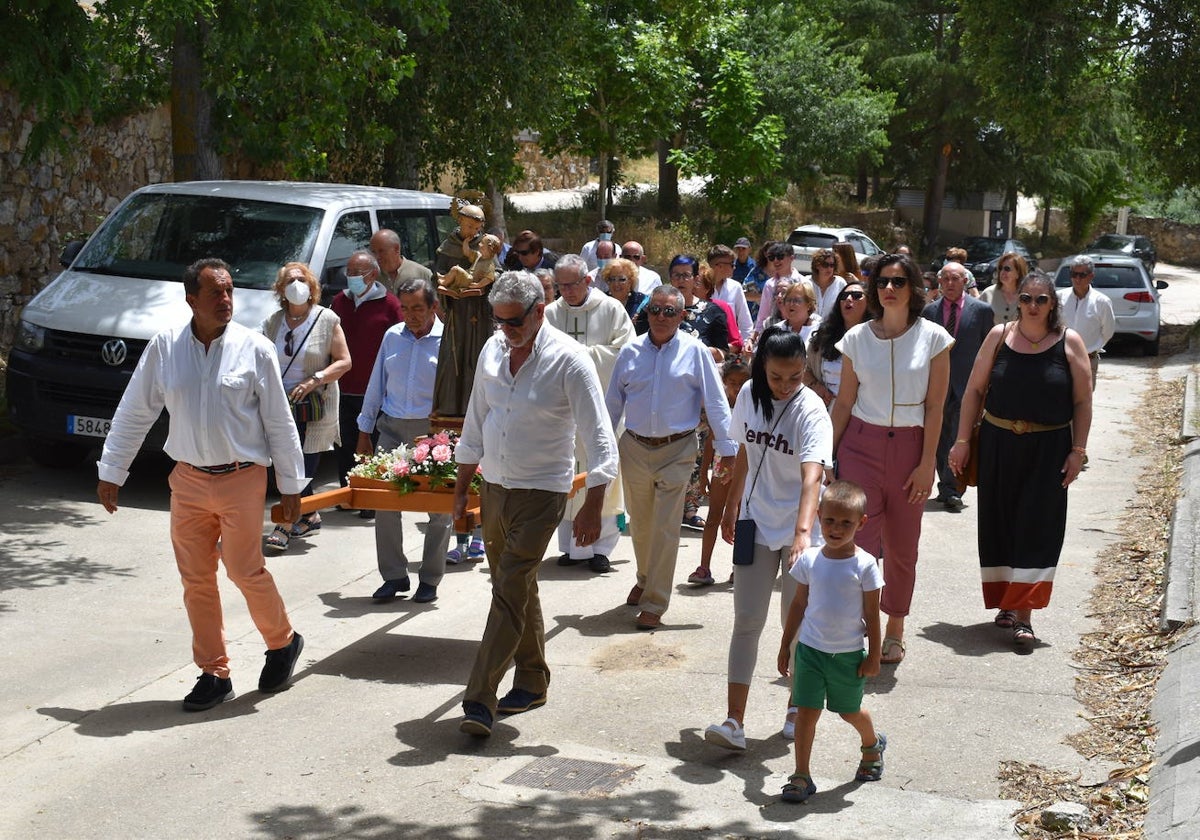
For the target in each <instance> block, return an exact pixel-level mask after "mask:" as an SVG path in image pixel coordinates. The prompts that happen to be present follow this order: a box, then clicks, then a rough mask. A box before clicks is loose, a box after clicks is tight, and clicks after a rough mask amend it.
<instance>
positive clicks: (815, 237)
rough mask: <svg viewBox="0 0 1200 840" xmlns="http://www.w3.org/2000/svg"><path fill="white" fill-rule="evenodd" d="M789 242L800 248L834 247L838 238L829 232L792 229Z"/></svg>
mask: <svg viewBox="0 0 1200 840" xmlns="http://www.w3.org/2000/svg"><path fill="white" fill-rule="evenodd" d="M787 241H788V244H789V245H792V246H795V247H800V248H832V247H833V246H834V245H836V244H837V241H838V238H837V237H836V236H831V235H830V234H828V233H809V232H807V231H796V230H794V231H792V232H791V233H790V234H788V238H787Z"/></svg>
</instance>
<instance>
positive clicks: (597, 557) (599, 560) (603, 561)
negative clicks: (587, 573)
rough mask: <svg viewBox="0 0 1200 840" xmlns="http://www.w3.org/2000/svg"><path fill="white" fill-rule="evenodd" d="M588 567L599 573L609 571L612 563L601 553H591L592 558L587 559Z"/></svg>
mask: <svg viewBox="0 0 1200 840" xmlns="http://www.w3.org/2000/svg"><path fill="white" fill-rule="evenodd" d="M588 568H589V569H591V570H592V571H593V572H595V573H596V574H598V575H599V574H603V573H604V572H611V571H612V564H611V563H609V562H608V558H607V557H606V556H604V555H603V554H593V555H592V558H591V559H590V560H588Z"/></svg>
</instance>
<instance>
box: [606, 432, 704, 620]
mask: <svg viewBox="0 0 1200 840" xmlns="http://www.w3.org/2000/svg"><path fill="white" fill-rule="evenodd" d="M617 448H618V450H619V452H620V453H621V480H622V482H623V483H624V486H625V506H626V510H628V511H630V513H631V514H632V516H631V517H630V520H629V532H630V536H632V537H633V555H634V557H635V558H636V559H637V585H638V586H640V587H642V589H643V590H644V591H643V593H642V602H641V608H642V611H643V612H648V613H653V614H654V615H662V614H663V613H665V612H666V611H667V605H668V604H669V603H670V602H671V589H672V587H673V585H674V582H675V559H676V557H677V556H678V554H679V517H680V512H681V511H682V510H683V497H684V495H685V494H686V493H687V487H688V480H689V479H690V478H691V476H692V468H693V467H695V466H696V436H695V435H691V436H689V437H685V438H683V439H681V440H677V441H675V442H674V443H668V444H666V445H665V446H647V445H646V444H644V443H641V442H640V441H638V440H635V439H634V438H633V437H631V436H630V435H629V433H628V432H626V433H625V434H623V435H621V440H620V442H619V443H618V444H617Z"/></svg>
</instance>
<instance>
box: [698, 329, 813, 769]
mask: <svg viewBox="0 0 1200 840" xmlns="http://www.w3.org/2000/svg"><path fill="white" fill-rule="evenodd" d="M804 367H805V347H804V339H802V338H801V337H800V336H799V335H798V334H797V333H793V332H788V331H787V330H784V329H781V328H779V327H769V328H768V329H767V330H766V331H765V332H764V333H763V334H762V337H761V338H760V339H759V342H758V352H757V353H755V356H754V362H753V365H752V366H751V374H750V381H749V382H747V383H746V384H745V385H743V386H742V391H741V393H740V394H739V396H738V399H737V402H736V403H734V407H733V420H732V422H731V424H730V435H731V436H734V437H736V438H740V439H741V440H742V441H743V443H742V444H741V446H740V447H739V448H738V454H737V460H736V461H735V463H734V468H733V477H732V479H731V480H730V484H729V499H730V503H729V504H728V505H726V508H725V514H724V517H723V519H722V521H721V532H722V536H724V538H725V540H726V542H733V543H735V547H734V563H735V564H736V565H737V569H736V570H735V572H734V578H733V634H732V637H731V638H730V641H729V682H728V708H727V711H726V717H725V720H724V722H722V723H719V724H714V725H712V726H710V727H708V728H707V729H706V730H705V731H704V739H705V740H706V741H709V742H710V743H713V744H716V745H717V746H720V747H724V748H726V749H730V750H744V749H745V748H746V732H745V728H744V726H743V721H744V719H745V715H746V701H747V699H748V698H749V695H750V680H751V678H752V677H753V676H754V664H755V663H756V662H757V661H758V640H759V637H760V636H761V635H762V630H763V627H764V626H765V624H766V621H767V613H768V612H769V611H770V607H771V593H772V592H773V591H774V589H775V581H776V580H777V579H780V578H782V582H781V584H780V587H781V590H782V604H781V607H782V610H781V613H780V621H781V622H782V621H783V619H784V618H785V617H786V616H787V611H788V607H789V606H790V605H791V602H792V596H793V595H795V593H796V581H795V579H794V578H792V576H791V575H789V574H787V571H788V570H789V569H790V568H791V566H792V563H793V562H795V559H796V558H797V557H798V556H799V555H800V552H802V551H804V549H806V548H808V547H809V545H811V544H814V543H816V544H820V533H819V531H818V530H817V526H816V513H817V500H818V497H819V496H820V492H821V482H822V480H823V479H824V475H825V468H826V467H827V466H829V465H830V464H831V462H832V459H833V445H832V441H833V427H832V425H831V423H830V420H829V415H828V413H827V412H826V411H825V404H824V403H823V402H822V401H821V398H820V397H818V396H817V395H816V394H814V393H813V392H812V391H811V390H810V389H808V388H805V387H804V385H803V379H804ZM743 491H744V492H743ZM734 500H737V501H736V502H735V501H734ZM739 520H741V521H740V522H739ZM751 532H752V533H751ZM735 534H736V542H735ZM747 535H749V536H747ZM744 549H749V550H748V551H747V552H745V553H743V550H744ZM781 573H782V575H781ZM795 714H796V708H795V707H794V706H792V704H791V698H790V696H789V698H788V709H787V716H786V717H785V719H784V728H783V732H782V734H783V737H785V738H788V739H790V738H792V737H793V736H794V734H795Z"/></svg>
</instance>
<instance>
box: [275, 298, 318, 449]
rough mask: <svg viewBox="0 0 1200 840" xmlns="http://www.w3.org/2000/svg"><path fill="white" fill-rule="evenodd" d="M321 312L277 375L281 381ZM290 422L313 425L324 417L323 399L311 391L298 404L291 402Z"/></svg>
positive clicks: (310, 333) (298, 355)
mask: <svg viewBox="0 0 1200 840" xmlns="http://www.w3.org/2000/svg"><path fill="white" fill-rule="evenodd" d="M321 315H322V310H320V309H318V310H317V317H316V318H313V322H312V326H310V327H309V328H308V332H306V333H305V334H304V338H302V339H300V343H299V344H298V345H296V352H295V353H294V354H292V358H291V359H290V360H289V361H288V363H287V367H285V368H284V369H283V373H281V374H280V375H279V378H280V379H281V380H282V379H283V378H284V377H285V376H287V372H288V371H289V370H291V369H292V365H293V364H294V363H295V361H296V359H297V358H299V357H300V351H301V350H302V349H303V348H304V343H305V342H306V341H308V337H309V336H310V335H312V331H313V328H314V327H316V326H317V321H320V320H321ZM291 408H292V420H294V421H295V423H296V425H297V426H299V425H301V424H302V423H315V422H317V421H318V420H320V419H321V418H322V417H324V416H325V398H324V397H323V396H322V395H321V394H320V393H318V392H317V391H315V390H314V391H312V392H310V393H309V395H308V396H306V397H305V398H304V399H302V400H300V401H299V402H292V403H291Z"/></svg>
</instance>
